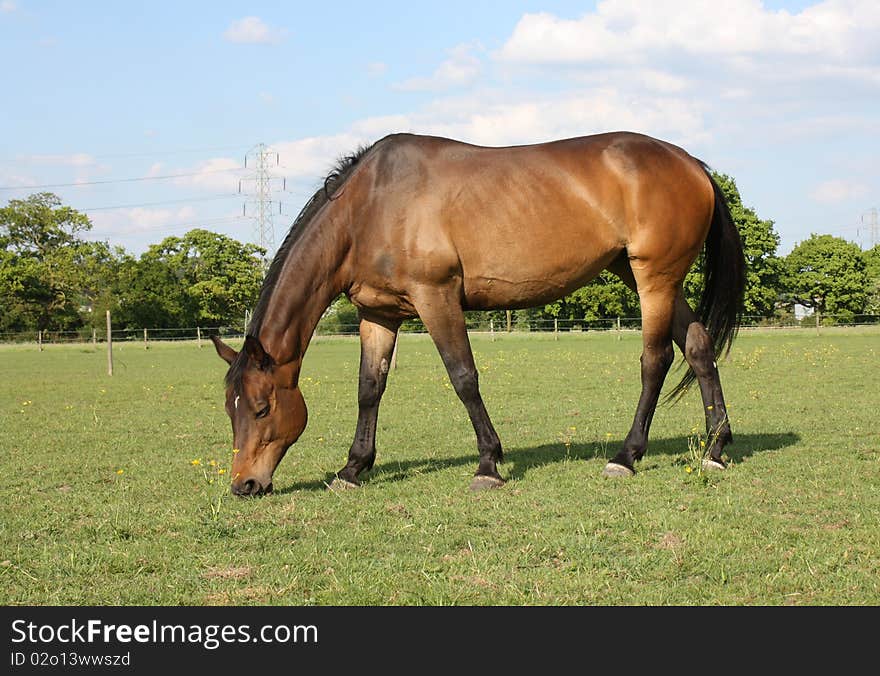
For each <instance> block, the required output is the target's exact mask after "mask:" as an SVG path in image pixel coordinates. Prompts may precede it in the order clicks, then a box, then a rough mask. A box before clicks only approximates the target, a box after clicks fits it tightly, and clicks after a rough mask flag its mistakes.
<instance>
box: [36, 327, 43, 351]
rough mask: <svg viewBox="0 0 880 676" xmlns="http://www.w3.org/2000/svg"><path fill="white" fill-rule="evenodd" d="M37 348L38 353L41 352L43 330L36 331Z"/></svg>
mask: <svg viewBox="0 0 880 676" xmlns="http://www.w3.org/2000/svg"><path fill="white" fill-rule="evenodd" d="M37 347H38V348H39V349H40V352H42V351H43V330H42V329H40V330H39V331H37Z"/></svg>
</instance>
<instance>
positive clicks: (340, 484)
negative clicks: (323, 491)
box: [327, 477, 360, 493]
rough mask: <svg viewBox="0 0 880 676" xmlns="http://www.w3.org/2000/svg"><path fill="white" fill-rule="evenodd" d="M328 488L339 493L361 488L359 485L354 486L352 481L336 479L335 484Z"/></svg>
mask: <svg viewBox="0 0 880 676" xmlns="http://www.w3.org/2000/svg"><path fill="white" fill-rule="evenodd" d="M327 488H328V489H329V490H331V491H336V492H337V493H339V492H341V491H348V490H351V489H352V488H360V486H358V485H357V484H353V483H352V482H351V481H346V480H345V479H340V478H339V477H336V478H335V479H333V483H331V484H330V485H329V486H327Z"/></svg>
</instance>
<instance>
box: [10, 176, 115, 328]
mask: <svg viewBox="0 0 880 676" xmlns="http://www.w3.org/2000/svg"><path fill="white" fill-rule="evenodd" d="M91 227H92V225H91V222H90V221H89V219H88V217H87V216H86V215H85V214H81V213H79V212H78V211H76V210H75V209H72V208H70V207H67V206H63V205H62V204H61V200H60V199H59V198H58V196H57V195H54V194H52V193H36V194H34V195H31V196H30V197H28V198H26V199H23V200H10V201H9V203H8V205H7V206H5V207H3V208H2V209H0V247H2V252H3V253H2V259H0V260H2V264H3V265H2V270H0V294H2V296H3V298H4V299H5V302H4V306H3V308H2V309H0V325H2V326H3V328H4V329H6V330H14V331H22V330H33V329H41V330H46V329H51V330H62V329H70V328H77V327H78V326H80V325H82V316H81V313H80V310H81V308H82V307H83V304H82V303H83V300H84V298H83V293H82V292H83V281H84V279H85V275H86V272H87V269H93V266H92V265H91V263H93V262H94V260H93V259H94V255H95V254H98V248H96V247H97V245H94V244H93V243H87V242H84V241H82V240H81V239H80V238H79V234H80V233H82V232H85V231H88V230H89V229H90V228H91ZM86 260H88V261H89V265H85V261H86Z"/></svg>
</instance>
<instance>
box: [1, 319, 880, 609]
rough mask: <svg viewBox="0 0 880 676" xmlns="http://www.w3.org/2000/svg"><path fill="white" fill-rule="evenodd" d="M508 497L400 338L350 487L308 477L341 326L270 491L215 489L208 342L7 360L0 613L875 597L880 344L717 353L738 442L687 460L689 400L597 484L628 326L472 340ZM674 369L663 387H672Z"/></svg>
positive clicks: (613, 430)
mask: <svg viewBox="0 0 880 676" xmlns="http://www.w3.org/2000/svg"><path fill="white" fill-rule="evenodd" d="M473 344H474V352H475V354H476V358H477V365H478V367H479V370H480V374H481V386H482V391H483V394H484V397H485V400H486V404H487V407H488V409H489V412H490V414H491V415H492V417H493V420H494V422H495V426H496V428H497V430H498V433H499V435H500V436H501V440H502V443H503V444H504V445H505V450H506V462H505V464H503V465H502V466H501V472H502V475H503V476H505V478H508V479H509V482H508V483H507V485H506V486H505V487H504V488H502V489H500V490H496V491H491V492H484V493H476V494H475V493H471V492H469V491H468V488H467V487H468V483H469V479H470V477H471V475H472V474H473V471H474V469H475V468H476V446H475V440H474V435H473V430H472V428H471V426H470V423H469V421H468V418H467V415H466V413H465V411H464V408H463V406H462V405H461V404H460V403H459V401H458V399H457V398H456V396H455V394H454V392H453V391H452V389H451V388H450V386H449V383H448V380H447V378H446V375H445V372H444V371H443V368H442V365H441V363H440V360H439V357H438V356H437V353H436V351H435V350H434V348H433V345H432V344H431V342H430V340H429V339H427V338H425V337H420V336H406V337H404V338H403V339H402V341H401V346H400V354H399V368H398V369H397V370H396V371H393V372H392V374H391V376H390V380H389V386H388V391H387V393H386V395H385V399H384V401H383V405H382V408H381V410H380V414H379V432H378V442H377V446H378V449H379V456H378V461H377V463H376V467H375V468H374V470H373V471H372V472H371V473H369V474H368V475H366V477H365V482H364V486H363V488H362V489H360V490H358V491H348V492H345V493H334V492H329V491H327V490H325V482H328V481H329V480H330V479H331V477H332V473H333V472H334V471H335V470H338V469H339V468H341V467H342V465H343V464H344V462H345V458H346V453H347V450H348V446H349V443H350V441H351V436H352V434H353V431H354V423H355V418H356V409H357V404H356V402H357V399H356V374H357V362H358V354H359V347H358V342H357V340H356V339H319V340H318V341H316V342H315V343H313V345H312V346H311V347H310V349H309V353H308V354H307V356H306V361H305V365H304V369H303V376H302V383H301V385H302V390H303V394H304V396H305V399H306V402H307V403H308V405H309V413H310V422H309V426H308V428H307V429H306V431H305V433H304V434H303V436H302V438H301V440H300V441H299V442H298V443H297V444H296V445H295V446H293V447H292V448H291V449H290V451H289V452H288V455H287V457H286V458H285V460H284V461H283V462H282V463H281V465H280V467H279V469H278V471H277V472H276V475H275V489H276V490H275V493H274V494H273V495H271V496H268V497H266V498H262V499H250V500H240V499H234V498H232V497H231V496H229V493H228V489H227V483H228V482H227V478H228V474H224V473H223V472H224V471H225V468H227V467H228V465H229V463H230V460H231V432H230V426H229V422H228V419H227V416H226V414H225V412H224V411H223V406H222V401H223V388H222V376H223V373H224V370H225V364H223V363H222V362H221V361H220V359H219V358H218V357H217V356H216V355H215V353H214V351H213V349H211V347H210V346H209V345H206V347H204V348H203V349H201V350H199V349H198V348H197V347H196V346H195V344H193V343H186V344H152V345H151V347H150V349H149V350H147V351H145V350H144V349H143V346H139V345H137V344H124V345H117V346H116V350H115V355H114V356H115V372H116V373H115V375H114V376H113V377H112V378H110V377H108V376H107V375H106V373H105V368H106V366H105V360H106V357H105V353H104V352H103V351H102V349H101V346H99V347H98V350H95V349H94V348H92V347H91V346H90V345H79V346H49V347H48V348H47V349H46V350H45V351H44V352H42V353H38V352H37V351H36V348H35V346H17V347H13V346H5V347H2V348H0V371H2V374H3V379H4V387H3V390H2V392H0V439H2V448H3V464H2V474H3V481H2V482H0V504H2V524H0V603H2V604H4V605H12V604H62V605H79V604H100V605H104V604H114V605H116V604H118V605H129V604H145V605H150V604H162V605H177V604H181V605H187V604H194V605H202V604H297V605H302V604H333V605H348V604H371V605H379V604H423V605H426V604H603V605H609V604H613V605H616V604H749V605H753V604H772V605H776V604H819V605H831V604H835V605H836V604H871V605H875V604H878V603H880V434H878V426H877V410H878V403H880V395H878V391H880V359H878V358H880V354H878V352H880V349H878V348H880V332H878V331H876V330H869V329H848V330H832V329H828V330H823V334H822V335H821V336H817V335H816V334H815V333H814V332H812V331H808V330H802V331H791V332H744V333H742V334H741V335H740V337H739V338H738V340H737V342H736V343H735V345H734V350H733V352H732V353H731V355H730V357H729V358H728V359H727V360H726V361H724V362H723V363H722V364H721V377H722V382H723V384H724V385H725V393H726V396H727V401H728V403H729V409H730V411H729V412H730V416H731V421H732V425H733V430H734V436H735V438H736V443H735V444H734V445H733V446H731V447H729V450H728V455H729V456H730V458H731V459H732V461H733V462H732V465H731V467H730V469H729V470H728V471H727V472H724V473H722V474H713V475H709V476H701V475H700V474H699V472H690V473H688V471H687V468H688V467H689V466H690V465H689V462H690V455H689V446H690V447H693V446H694V445H695V444H698V442H699V438H698V436H697V426H700V427H699V431H702V427H701V425H702V413H701V406H700V403H699V396H698V393H697V392H696V391H692V392H691V393H689V395H688V396H687V398H686V399H685V400H684V401H683V402H681V403H679V404H678V405H676V406H674V407H661V408H660V409H659V410H658V412H657V415H656V416H655V419H654V426H653V429H652V435H651V445H650V447H649V449H648V455H647V456H646V458H645V460H643V461H642V462H641V464H640V467H639V470H640V471H639V474H637V475H636V477H634V478H632V479H629V480H608V479H603V478H602V477H601V476H600V472H601V470H602V467H603V465H604V463H605V459H606V457H608V458H610V457H611V456H612V455H614V453H616V450H617V448H618V446H619V444H620V443H621V441H622V439H623V437H624V435H625V434H626V432H627V430H628V428H629V424H630V422H631V419H632V414H633V412H634V410H635V404H636V400H637V398H638V391H639V370H638V355H639V352H640V336H639V334H637V333H625V334H624V335H623V338H622V340H620V341H617V340H616V339H615V336H614V334H613V333H605V334H603V333H587V334H572V335H563V336H562V337H561V338H560V340H559V341H558V342H556V341H554V340H553V338H552V336H519V335H515V334H514V335H510V336H508V335H502V336H501V337H500V338H499V339H498V340H497V341H495V342H490V340H489V338H488V337H487V336H475V337H474V338H473ZM679 375H680V373H678V372H675V371H673V372H672V374H671V375H670V378H669V379H668V382H667V387H669V386H671V384H672V383H673V382H676V381H677V378H678V376H679Z"/></svg>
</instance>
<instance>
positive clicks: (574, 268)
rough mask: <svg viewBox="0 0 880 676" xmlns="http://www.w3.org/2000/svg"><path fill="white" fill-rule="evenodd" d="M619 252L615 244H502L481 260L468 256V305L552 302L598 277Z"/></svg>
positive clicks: (488, 306) (485, 306)
mask: <svg viewBox="0 0 880 676" xmlns="http://www.w3.org/2000/svg"><path fill="white" fill-rule="evenodd" d="M618 253H619V251H618V250H616V249H612V248H607V249H603V250H602V251H590V252H587V251H580V252H578V251H571V250H569V251H559V250H556V251H554V250H553V248H550V250H549V251H548V248H545V249H544V250H543V251H541V250H532V251H530V252H517V251H516V247H513V248H510V247H499V250H498V251H495V252H492V253H490V254H489V255H488V257H486V256H484V257H483V260H482V261H481V262H480V264H476V261H468V258H469V257H468V256H464V257H463V259H464V260H463V261H462V264H463V272H464V295H465V304H466V306H467V308H468V309H472V310H489V309H514V308H526V307H534V306H537V305H544V304H546V303H552V302H553V301H555V300H557V299H558V298H561V297H563V296H565V295H567V294H569V293H571V292H572V291H574V290H575V289H579V288H580V287H582V286H583V285H584V284H587V283H588V282H589V281H590V280H592V279H594V278H595V277H597V276H598V275H599V273H600V272H602V270H604V269H605V267H606V266H607V265H608V264H609V263H611V261H612V260H613V259H614V258H615V257H616V256H617V254H618ZM469 262H471V263H473V264H472V265H469V264H468V263H469Z"/></svg>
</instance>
